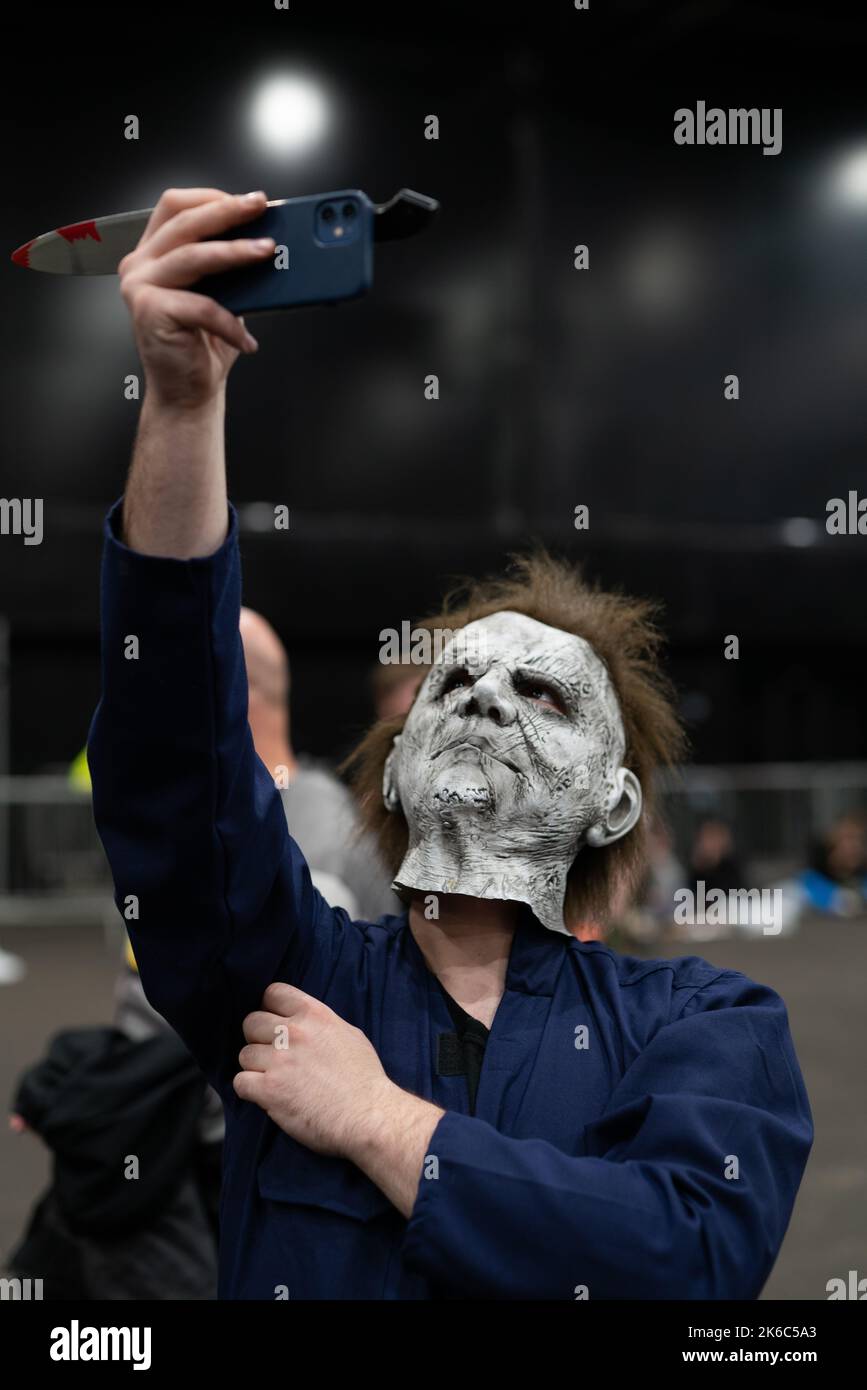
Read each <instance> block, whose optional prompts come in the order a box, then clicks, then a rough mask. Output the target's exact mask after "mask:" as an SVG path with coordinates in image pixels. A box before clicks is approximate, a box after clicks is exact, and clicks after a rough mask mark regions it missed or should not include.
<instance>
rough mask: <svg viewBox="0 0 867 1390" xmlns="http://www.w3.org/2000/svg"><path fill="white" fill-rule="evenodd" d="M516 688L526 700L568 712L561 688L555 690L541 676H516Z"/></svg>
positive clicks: (558, 712)
mask: <svg viewBox="0 0 867 1390" xmlns="http://www.w3.org/2000/svg"><path fill="white" fill-rule="evenodd" d="M515 689H516V691H517V692H518V694H519V695H523V697H524V699H525V700H532V701H533V703H534V704H537V705H542V706H544V707H545V708H547V709H552V710H554V711H555V712H556V713H557V714H562V715H565V713H566V705H565V703H564V701H563V697H562V696H561V694H560V692H559V690H555V688H554V686H553V685H549V684H548V682H547V681H545V680H542V679H541V677H539V676H516V677H515Z"/></svg>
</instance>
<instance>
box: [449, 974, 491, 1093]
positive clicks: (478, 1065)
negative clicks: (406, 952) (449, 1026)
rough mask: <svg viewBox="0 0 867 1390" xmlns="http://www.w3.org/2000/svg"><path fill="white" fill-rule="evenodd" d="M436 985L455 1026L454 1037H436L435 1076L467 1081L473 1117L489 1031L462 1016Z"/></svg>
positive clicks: (477, 1022) (473, 1020)
mask: <svg viewBox="0 0 867 1390" xmlns="http://www.w3.org/2000/svg"><path fill="white" fill-rule="evenodd" d="M437 984H438V985H439V987H440V989H441V990H442V993H443V997H444V999H445V1001H446V1004H447V1005H448V1010H449V1013H450V1014H451V1016H452V1023H453V1024H454V1025H455V1031H454V1033H441V1034H440V1037H439V1049H438V1056H437V1072H438V1073H439V1075H440V1076H465V1077H466V1078H467V1091H468V1092H469V1098H470V1114H471V1115H474V1114H475V1113H476V1093H477V1091H478V1089H479V1076H480V1074H481V1070H482V1061H483V1060H484V1056H485V1046H486V1044H487V1041H488V1038H489V1037H490V1029H488V1028H486V1027H485V1025H484V1023H482V1022H481V1021H480V1020H479V1019H477V1018H473V1016H472V1014H468V1013H466V1012H465V1011H464V1010H463V1009H462V1008H461V1006H460V1004H458V1003H457V1001H456V1000H454V999H452V996H451V995H450V994H449V993H448V991H447V990H445V989H443V986H442V984H441V982H440V981H439V979H438V980H437Z"/></svg>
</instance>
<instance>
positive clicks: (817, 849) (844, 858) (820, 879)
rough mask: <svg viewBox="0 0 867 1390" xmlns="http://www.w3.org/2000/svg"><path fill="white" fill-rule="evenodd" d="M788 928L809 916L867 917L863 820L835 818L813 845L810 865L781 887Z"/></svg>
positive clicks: (866, 846)
mask: <svg viewBox="0 0 867 1390" xmlns="http://www.w3.org/2000/svg"><path fill="white" fill-rule="evenodd" d="M782 888H783V894H784V902H785V920H786V923H787V925H788V926H790V927H792V926H794V925H795V924H796V923H797V921H798V920H799V919H800V918H802V917H805V916H809V914H810V913H817V914H819V915H821V916H825V917H865V916H867V828H865V819H864V816H863V815H862V814H860V813H853V812H850V813H848V814H847V815H843V816H840V817H838V819H837V820H835V821H834V823H833V825H831V826H829V827H828V829H827V830H826V831H825V833H824V834H823V835H822V836H821V837H820V838H819V839H818V840H817V841H816V843H815V844H814V845H813V848H812V853H811V855H810V863H809V864H808V865H807V867H806V868H805V869H803V870H802V871H801V872H800V873H799V874H797V875H796V876H795V877H794V878H792V879H789V880H787V881H786V882H785V883H784V884H783V885H782Z"/></svg>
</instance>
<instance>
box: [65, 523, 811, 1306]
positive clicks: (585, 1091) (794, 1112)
mask: <svg viewBox="0 0 867 1390" xmlns="http://www.w3.org/2000/svg"><path fill="white" fill-rule="evenodd" d="M120 523H121V516H120V504H116V505H115V507H114V508H113V509H112V512H111V513H110V514H109V517H108V518H107V521H106V528H105V546H104V555H103V572H102V624H103V637H102V697H101V701H100V704H99V706H98V708H97V711H96V714H95V716H94V721H93V725H92V728H91V734H90V740H89V745H88V757H89V761H90V767H91V770H92V776H93V801H94V811H95V816H96V821H97V825H98V828H99V832H100V835H101V837H102V840H103V843H104V845H105V849H106V851H107V854H108V857H109V860H110V863H111V867H112V871H113V875H114V882H115V890H116V900H117V903H118V906H119V907H120V909H121V911H123V912H124V913H125V917H126V919H127V926H128V928H129V932H130V936H131V938H132V943H133V947H134V950H135V955H136V959H137V960H138V962H139V966H140V971H141V977H142V981H143V984H144V987H145V991H146V993H147V996H148V998H149V999H150V1001H151V1002H152V1004H153V1005H154V1006H155V1007H156V1008H157V1009H158V1010H159V1011H160V1012H161V1013H162V1014H164V1016H165V1017H166V1018H167V1019H168V1020H169V1022H170V1023H171V1024H173V1026H174V1027H175V1028H176V1029H177V1031H178V1033H179V1034H180V1035H181V1037H182V1038H183V1039H184V1040H185V1042H186V1043H187V1045H188V1047H189V1048H190V1049H191V1051H192V1052H193V1054H194V1055H195V1057H196V1058H197V1059H198V1061H199V1063H200V1065H201V1067H202V1069H203V1071H204V1072H205V1075H206V1076H207V1077H208V1080H209V1081H210V1082H211V1083H212V1085H213V1086H215V1087H216V1089H217V1090H218V1092H219V1093H220V1095H221V1096H222V1098H223V1101H224V1104H225V1110H226V1143H225V1160H224V1180H223V1197H222V1239H221V1255H220V1296H221V1297H223V1298H233V1299H238V1298H240V1299H274V1298H284V1297H288V1298H290V1299H295V1298H299V1299H344V1298H345V1299H382V1298H386V1299H394V1298H400V1299H430V1298H486V1299H568V1300H573V1299H576V1298H583V1297H589V1298H590V1299H611V1298H617V1299H660V1298H662V1299H678V1298H686V1299H726V1298H734V1299H753V1298H756V1297H757V1296H758V1294H759V1292H760V1290H761V1288H762V1286H763V1284H764V1282H765V1280H766V1279H767V1277H768V1274H769V1272H770V1269H771V1267H772V1265H773V1262H774V1259H775V1257H776V1255H777V1252H778V1250H779V1247H780V1243H781V1241H782V1239H783V1235H784V1233H785V1230H786V1226H787V1224H788V1222H789V1218H790V1215H791V1211H792V1205H793V1203H794V1200H795V1194H796V1192H797V1189H798V1184H799V1182H800V1179H801V1175H802V1173H803V1170H804V1166H805V1164H806V1161H807V1156H808V1153H809V1150H810V1146H811V1143H812V1120H811V1115H810V1108H809V1103H808V1100H807V1095H806V1092H805V1089H804V1084H803V1081H802V1078H801V1073H800V1070H799V1067H798V1062H797V1059H796V1057H795V1053H794V1049H793V1046H792V1041H791V1037H790V1033H789V1027H788V1020H787V1016H786V1010H785V1007H784V1005H783V1003H782V1001H781V1000H780V998H779V997H778V996H777V995H776V994H775V993H774V992H773V991H772V990H770V989H768V988H766V987H765V986H764V985H759V984H755V983H754V982H753V981H752V980H749V979H747V978H746V976H744V975H741V974H739V973H737V972H735V971H731V970H720V969H717V968H716V967H714V966H712V965H709V964H708V963H707V962H705V961H702V960H699V959H697V958H696V957H686V958H683V959H678V960H638V959H634V958H631V957H628V956H622V955H618V954H617V953H615V952H613V951H611V950H609V949H607V948H606V947H604V946H602V945H600V944H598V943H596V942H592V943H582V942H579V941H577V940H574V939H573V938H571V937H567V936H561V935H559V934H556V933H553V932H550V931H547V930H545V929H544V928H543V927H541V926H540V925H539V924H538V923H537V922H536V921H535V919H534V918H533V916H532V914H531V913H530V912H529V911H527V912H526V913H525V914H524V916H523V918H522V920H521V922H520V924H519V927H518V930H517V932H516V935H515V938H514V942H513V946H512V950H511V955H510V958H509V964H508V972H507V976H506V984H505V993H504V995H503V998H502V1001H501V1003H500V1005H499V1008H498V1010H497V1013H496V1016H495V1018H494V1021H493V1026H492V1029H491V1035H490V1038H489V1040H488V1044H487V1049H486V1051H485V1055H484V1062H483V1065H482V1072H481V1078H480V1082H479V1089H478V1097H477V1103H476V1112H475V1114H474V1115H471V1114H469V1113H468V1112H469V1102H468V1095H467V1089H466V1082H465V1078H464V1077H461V1076H454V1075H449V1076H440V1075H438V1074H437V1040H438V1037H439V1035H440V1034H442V1033H444V1032H451V1031H452V1028H453V1024H452V1020H451V1018H450V1015H449V1012H448V1006H447V1002H446V1000H445V998H444V996H443V993H442V991H441V990H440V989H439V987H438V985H437V982H436V980H435V978H434V976H433V975H432V974H431V972H430V971H429V970H428V969H427V967H426V965H425V963H424V960H423V958H422V955H421V952H420V951H419V948H418V946H417V945H416V943H415V940H414V938H413V936H412V933H411V932H410V930H409V927H408V925H407V918H406V916H405V915H403V916H396V917H386V918H383V919H381V920H380V921H379V922H377V923H365V922H352V921H350V920H349V918H348V917H347V915H346V913H345V912H343V911H341V910H334V909H332V908H330V907H329V906H328V904H327V903H326V902H325V901H324V899H323V898H322V897H321V896H320V895H319V894H318V893H317V891H316V890H315V889H314V888H313V887H312V885H311V882H310V875H309V873H308V870H307V866H306V864H305V862H304V859H303V857H302V855H301V853H300V851H299V850H298V847H297V845H296V844H295V842H294V840H293V839H292V838H291V837H290V835H289V833H288V832H287V827H286V820H285V816H284V812H283V806H282V803H281V800H280V796H279V794H278V792H277V791H275V788H274V785H273V782H272V780H271V778H270V776H269V774H268V772H267V770H266V768H265V767H264V766H263V764H262V763H261V762H260V761H259V759H258V758H257V756H256V754H255V752H254V749H253V744H252V739H251V736H250V731H249V728H248V725H247V683H246V674H245V669H244V658H243V652H242V648H241V641H240V637H239V634H238V617H239V607H240V601H241V579H240V560H239V554H238V541H237V530H238V528H237V518H236V516H235V513H234V511H231V512H230V529H229V534H228V536H227V538H226V541H225V543H224V544H223V545H222V546H221V548H220V549H219V551H217V553H216V554H214V555H212V556H209V557H207V558H204V559H196V560H173V559H159V558H153V557H148V556H144V555H140V554H137V553H135V552H133V551H131V550H129V549H128V548H127V547H126V546H124V545H123V543H122V542H121V540H120V539H119V536H120ZM132 635H134V636H136V637H138V640H139V655H138V659H137V660H132V659H127V657H126V655H125V651H126V650H127V648H126V642H125V639H126V638H127V637H129V636H132ZM132 899H135V900H137V908H136V906H135V904H133V903H132ZM136 911H137V914H138V915H137V918H136V916H135V913H136ZM274 980H281V981H286V982H288V983H290V984H294V985H296V986H297V987H298V988H300V989H302V990H305V991H307V992H308V993H310V994H312V995H315V996H316V997H317V998H319V999H322V1000H324V1001H325V1002H326V1003H327V1004H328V1005H329V1006H330V1007H331V1008H332V1009H334V1010H335V1012H337V1013H338V1014H340V1015H341V1016H342V1017H343V1018H345V1019H347V1020H348V1021H349V1022H350V1023H352V1024H354V1025H356V1026H357V1027H359V1028H361V1029H363V1031H364V1032H365V1033H366V1034H367V1036H368V1037H369V1038H370V1040H371V1042H372V1043H373V1045H374V1047H375V1048H376V1051H377V1053H378V1054H379V1057H380V1058H381V1060H382V1064H383V1067H384V1068H385V1071H386V1072H387V1074H388V1075H389V1077H390V1078H391V1079H392V1080H393V1081H394V1082H395V1083H396V1084H397V1085H399V1086H401V1087H404V1088H405V1089H406V1090H408V1091H411V1092H413V1093H414V1094H416V1095H419V1096H423V1097H425V1098H427V1099H429V1100H432V1101H434V1102H435V1103H436V1104H438V1105H440V1106H442V1107H443V1108H445V1110H446V1111H447V1113H446V1114H445V1116H444V1117H443V1118H442V1119H441V1120H440V1122H439V1124H438V1125H437V1128H436V1130H435V1131H434V1134H433V1137H432V1139H431V1142H430V1149H429V1152H430V1156H431V1159H435V1160H436V1162H435V1163H434V1162H432V1161H429V1162H427V1163H426V1164H425V1171H424V1172H423V1174H422V1176H421V1178H420V1180H419V1187H418V1193H417V1197H416V1201H415V1205H414V1207H413V1210H412V1213H411V1216H410V1219H409V1220H408V1221H407V1220H405V1219H404V1218H403V1216H402V1215H401V1214H400V1213H399V1212H398V1211H397V1210H396V1209H395V1208H394V1207H392V1205H391V1204H390V1202H389V1201H388V1199H387V1198H386V1197H385V1196H384V1195H383V1193H382V1192H380V1190H379V1189H378V1188H377V1187H376V1186H375V1185H374V1184H373V1183H371V1182H370V1181H369V1179H368V1178H367V1177H366V1176H365V1175H364V1174H363V1173H362V1172H361V1171H360V1170H359V1169H357V1168H356V1167H355V1166H354V1165H353V1164H352V1163H350V1162H348V1161H345V1160H343V1159H338V1158H330V1157H322V1156H320V1155H318V1154H315V1153H312V1152H311V1151H310V1150H308V1149H305V1148H304V1147H303V1146H302V1145H300V1144H298V1143H296V1142H295V1141H293V1140H291V1139H290V1138H288V1137H287V1136H286V1135H284V1134H283V1133H282V1131H281V1130H279V1129H278V1128H277V1127H276V1126H275V1125H274V1124H273V1122H272V1121H271V1120H270V1119H269V1118H268V1117H267V1116H266V1115H265V1114H264V1113H263V1112H262V1111H261V1110H260V1109H259V1108H258V1107H257V1106H255V1105H252V1104H249V1103H244V1102H241V1101H239V1100H238V1099H237V1097H236V1096H235V1093H234V1090H233V1088H232V1078H233V1076H234V1075H235V1074H236V1072H237V1071H238V1070H239V1064H238V1052H239V1050H240V1048H241V1047H242V1046H243V1044H244V1039H243V1035H242V1031H241V1025H242V1021H243V1019H244V1016H245V1015H246V1014H247V1013H249V1012H250V1011H251V1010H253V1009H257V1008H258V1007H260V1004H261V999H262V994H263V992H264V990H265V988H266V986H267V985H268V984H270V983H271V982H272V981H274Z"/></svg>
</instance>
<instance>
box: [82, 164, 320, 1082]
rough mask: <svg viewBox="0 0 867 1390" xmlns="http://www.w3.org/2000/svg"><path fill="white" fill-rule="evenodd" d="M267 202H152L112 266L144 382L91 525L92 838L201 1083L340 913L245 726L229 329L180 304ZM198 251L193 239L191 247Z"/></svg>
mask: <svg viewBox="0 0 867 1390" xmlns="http://www.w3.org/2000/svg"><path fill="white" fill-rule="evenodd" d="M264 204H265V198H264V194H259V195H248V197H247V198H246V199H244V198H235V197H230V196H228V195H226V194H223V193H220V192H219V191H218V190H216V189H192V190H190V189H187V190H183V191H172V192H169V193H166V194H164V195H163V197H162V198H161V199H160V202H159V205H158V206H157V208H156V209H155V211H154V214H153V216H152V218H151V220H150V223H149V225H148V228H147V230H146V232H145V234H144V236H143V238H142V241H141V242H140V244H139V246H138V247H137V248H136V250H135V251H134V252H132V253H131V255H129V256H127V257H126V258H125V259H124V260H123V261H122V262H121V265H120V268H119V269H120V274H121V288H122V293H123V296H124V299H125V301H126V303H127V305H128V307H129V310H130V313H131V316H132V320H133V324H134V328H135V335H136V340H137V345H138V348H139V353H140V356H141V360H142V363H143V367H144V374H145V398H144V402H143V406H142V412H141V418H140V424H139V431H138V438H137V441H136V445H135V451H134V457H133V462H132V468H131V471H130V475H129V481H128V484H127V489H126V493H125V496H124V498H123V500H122V502H121V503H119V504H118V505H117V506H116V507H115V508H114V509H113V511H112V513H111V514H110V516H109V518H108V521H107V523H106V534H105V548H104V556H103V571H102V698H101V701H100V704H99V707H98V709H97V712H96V715H95V717H94V721H93V725H92V728H91V736H90V739H89V743H88V757H89V763H90V768H91V773H92V779H93V804H94V814H95V817H96V822H97V827H98V829H99V832H100V835H101V837H102V840H103V844H104V845H105V848H106V852H107V854H108V858H109V861H110V863H111V867H112V872H113V875H114V880H115V892H116V900H117V903H118V906H119V908H120V910H121V912H122V914H123V916H124V920H125V924H126V926H127V928H128V930H129V933H130V937H131V940H132V944H133V949H134V951H135V954H136V959H137V961H138V964H139V968H140V971H141V977H142V982H143V984H144V987H145V992H146V993H147V996H148V998H149V999H150V1001H151V1003H152V1004H153V1005H154V1006H155V1007H156V1008H157V1009H158V1010H159V1011H160V1012H161V1013H162V1014H164V1015H165V1017H166V1018H167V1019H168V1020H169V1022H170V1023H172V1024H173V1026H174V1027H175V1028H176V1029H177V1031H178V1032H179V1033H180V1034H181V1036H182V1037H183V1038H184V1039H185V1041H186V1042H187V1044H188V1046H189V1047H190V1048H191V1050H192V1051H193V1053H194V1054H195V1055H196V1057H197V1058H198V1060H199V1062H200V1064H201V1065H202V1067H203V1068H204V1070H205V1071H206V1073H207V1074H208V1076H209V1079H211V1080H212V1081H213V1082H214V1084H215V1085H217V1086H218V1087H219V1088H221V1089H225V1087H226V1086H227V1085H228V1083H229V1082H230V1080H231V1076H232V1074H233V1073H234V1071H235V1070H237V1066H236V1057H237V1051H238V1046H239V1038H240V1037H241V1033H240V1025H241V1020H242V1018H243V1016H244V1014H245V1013H246V1012H248V1011H249V1010H250V1009H252V1008H255V1007H256V1006H257V1005H258V1003H259V1001H260V999H261V997H262V993H263V990H264V989H265V988H266V987H267V985H268V984H269V983H270V982H271V981H272V980H274V979H275V978H278V977H279V978H281V979H288V980H291V981H293V982H298V983H301V982H302V981H303V979H304V975H305V970H306V967H307V964H308V963H309V960H310V959H311V956H312V954H313V941H314V939H315V940H316V942H317V951H318V949H319V946H320V944H321V945H322V948H323V951H324V952H325V953H326V955H327V952H328V950H329V948H331V949H334V950H338V949H339V944H340V943H339V938H340V936H341V930H342V928H343V926H345V922H344V919H343V918H342V916H341V914H339V913H333V912H332V911H331V909H330V908H328V906H327V905H326V904H325V903H324V901H323V899H322V898H321V897H320V896H319V894H318V893H316V892H315V890H314V889H313V887H312V885H311V883H310V876H309V873H308V871H307V866H306V864H305V863H304V860H303V858H302V856H301V854H300V851H299V850H298V848H297V846H296V845H295V843H294V841H292V840H291V839H290V837H289V834H288V833H287V829H286V821H285V816H284V812H283V807H282V802H281V800H280V796H279V793H278V792H277V791H276V790H275V788H274V785H273V782H272V781H271V778H270V776H269V774H268V772H267V769H266V768H265V767H264V766H263V764H262V763H261V762H260V760H259V759H258V757H257V756H256V753H255V750H254V748H253V742H252V738H251V735H250V731H249V728H248V725H247V680H246V671H245V667H244V658H243V650H242V647H241V640H240V635H239V632H238V620H239V613H240V602H241V584H240V562H239V557H238V549H237V522H236V519H235V517H234V513H233V512H232V510H231V508H230V507H229V506H228V503H227V494H226V476H225V459H224V447H223V414H224V393H225V385H226V377H227V374H228V372H229V370H230V368H231V366H232V364H233V363H234V362H235V360H236V359H237V357H238V355H239V353H240V352H248V351H254V350H255V343H254V340H253V339H252V338H251V337H250V335H249V334H248V333H247V331H246V329H245V327H244V325H243V323H242V322H241V321H240V320H239V319H237V318H235V316H234V315H232V314H230V313H228V312H227V311H226V310H224V309H222V308H221V307H220V306H219V305H218V304H216V303H215V302H214V301H213V300H210V299H207V298H206V297H204V296H203V295H200V294H197V293H194V292H191V291H189V290H188V289H187V288H185V287H186V286H187V285H189V284H191V283H194V282H195V281H196V280H197V279H198V278H199V277H200V276H202V275H204V274H209V273H213V272H216V271H219V270H221V269H226V268H228V267H230V266H232V265H238V264H241V263H246V262H250V261H253V260H255V259H256V258H261V257H262V256H263V255H265V254H267V251H268V250H269V249H271V248H272V247H273V242H270V241H269V242H268V243H266V244H257V243H254V242H251V241H249V240H232V241H208V240H207V238H208V236H212V235H213V234H214V233H216V232H219V231H222V230H224V229H226V228H228V227H230V226H233V225H235V224H237V223H240V222H242V221H244V220H245V219H249V218H250V217H252V216H255V215H256V213H258V212H260V211H261V210H262V208H263V207H264ZM203 238H204V240H203Z"/></svg>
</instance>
